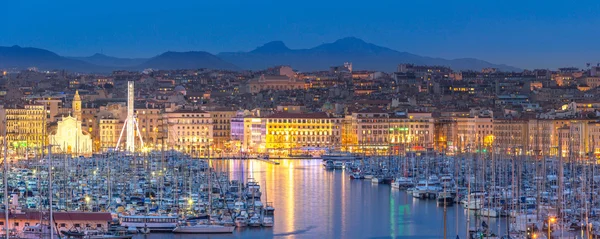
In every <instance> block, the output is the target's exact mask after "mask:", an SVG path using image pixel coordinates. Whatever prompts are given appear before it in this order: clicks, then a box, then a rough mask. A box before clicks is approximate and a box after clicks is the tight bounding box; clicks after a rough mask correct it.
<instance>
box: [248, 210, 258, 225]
mask: <svg viewBox="0 0 600 239" xmlns="http://www.w3.org/2000/svg"><path fill="white" fill-rule="evenodd" d="M248 226H249V227H260V216H258V214H256V213H255V214H254V215H252V216H251V217H250V219H248Z"/></svg>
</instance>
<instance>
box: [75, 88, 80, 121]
mask: <svg viewBox="0 0 600 239" xmlns="http://www.w3.org/2000/svg"><path fill="white" fill-rule="evenodd" d="M73 117H75V119H77V120H82V119H81V97H79V90H75V96H74V97H73Z"/></svg>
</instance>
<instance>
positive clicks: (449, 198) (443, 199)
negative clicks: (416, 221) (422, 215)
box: [437, 191, 454, 206]
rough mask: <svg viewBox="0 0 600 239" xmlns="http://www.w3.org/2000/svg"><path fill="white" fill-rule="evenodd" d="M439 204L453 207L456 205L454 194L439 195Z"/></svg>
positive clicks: (441, 193)
mask: <svg viewBox="0 0 600 239" xmlns="http://www.w3.org/2000/svg"><path fill="white" fill-rule="evenodd" d="M437 204H438V206H444V205H446V206H451V205H452V204H454V195H453V193H452V192H449V191H443V192H439V193H438V194H437Z"/></svg>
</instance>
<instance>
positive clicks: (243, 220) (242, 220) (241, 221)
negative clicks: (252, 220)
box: [234, 215, 248, 227]
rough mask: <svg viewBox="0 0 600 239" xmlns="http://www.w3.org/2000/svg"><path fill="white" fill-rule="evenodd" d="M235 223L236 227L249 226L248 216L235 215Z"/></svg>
mask: <svg viewBox="0 0 600 239" xmlns="http://www.w3.org/2000/svg"><path fill="white" fill-rule="evenodd" d="M234 223H235V226H236V227H246V226H248V218H247V217H246V216H244V215H239V216H237V217H235V220H234Z"/></svg>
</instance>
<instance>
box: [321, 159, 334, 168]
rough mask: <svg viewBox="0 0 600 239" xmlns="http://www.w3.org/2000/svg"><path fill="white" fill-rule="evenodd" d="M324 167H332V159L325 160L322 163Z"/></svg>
mask: <svg viewBox="0 0 600 239" xmlns="http://www.w3.org/2000/svg"><path fill="white" fill-rule="evenodd" d="M323 166H325V168H326V169H333V160H327V161H325V162H324V163H323Z"/></svg>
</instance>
